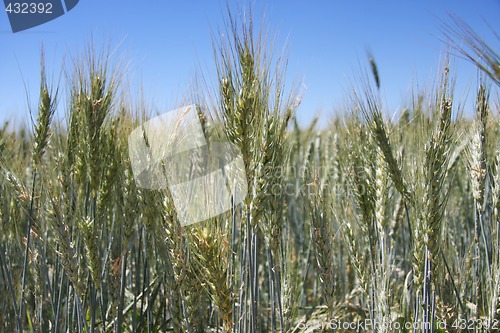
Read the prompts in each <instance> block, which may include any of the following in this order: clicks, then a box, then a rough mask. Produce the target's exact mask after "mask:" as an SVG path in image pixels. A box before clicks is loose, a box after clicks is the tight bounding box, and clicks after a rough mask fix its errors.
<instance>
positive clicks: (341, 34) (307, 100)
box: [0, 0, 500, 125]
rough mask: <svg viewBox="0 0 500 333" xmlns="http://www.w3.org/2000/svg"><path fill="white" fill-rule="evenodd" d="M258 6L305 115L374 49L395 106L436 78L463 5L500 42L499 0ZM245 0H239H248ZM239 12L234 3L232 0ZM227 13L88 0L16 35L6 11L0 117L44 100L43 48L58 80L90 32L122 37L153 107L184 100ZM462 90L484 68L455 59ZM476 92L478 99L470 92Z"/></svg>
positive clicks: (326, 109) (344, 86) (209, 70)
mask: <svg viewBox="0 0 500 333" xmlns="http://www.w3.org/2000/svg"><path fill="white" fill-rule="evenodd" d="M253 3H254V6H255V7H256V10H255V13H256V15H257V16H260V14H262V13H263V12H265V13H266V20H267V21H266V22H267V24H268V25H269V27H270V31H271V33H272V34H274V33H275V34H278V36H279V37H278V39H277V41H276V43H275V44H276V47H277V48H278V50H280V49H281V48H282V47H283V46H284V45H285V44H286V46H287V54H288V61H289V64H288V66H289V67H288V74H287V77H288V82H289V83H290V84H289V85H288V87H289V88H290V87H291V83H292V81H294V80H298V81H301V82H303V89H302V91H303V99H302V105H301V106H300V107H299V109H298V111H297V112H298V117H299V120H300V122H301V123H302V124H304V125H305V124H307V123H308V122H309V121H310V120H311V119H312V117H313V116H314V115H315V114H318V113H319V114H321V119H322V120H323V121H326V120H327V119H328V118H329V117H330V116H331V115H332V114H333V113H334V112H335V109H336V107H338V106H339V105H340V104H341V103H342V102H343V100H344V97H343V96H346V93H347V92H348V90H349V88H350V86H351V82H352V80H353V78H354V73H356V70H357V69H358V68H359V63H360V62H361V63H362V64H364V63H365V62H366V50H367V49H370V50H371V52H372V53H373V55H374V56H375V59H376V61H377V64H378V67H379V73H380V77H381V82H382V93H383V97H384V98H385V99H386V101H387V111H386V112H388V113H391V114H392V113H395V112H397V111H398V110H399V109H400V108H401V107H402V106H403V103H404V102H405V101H408V100H409V98H410V96H411V90H412V85H413V86H417V87H420V88H423V87H430V85H431V83H432V80H433V79H434V78H435V77H436V74H437V69H438V68H439V65H440V61H441V60H442V57H443V51H445V50H446V47H445V46H444V45H443V43H442V42H440V40H439V38H440V37H442V30H441V29H440V28H439V23H440V21H443V20H444V21H445V22H450V19H449V17H448V14H450V13H451V14H455V15H457V16H459V17H460V18H462V19H463V20H464V21H466V22H467V23H468V24H469V25H470V26H471V27H472V28H473V29H475V30H476V31H477V32H478V33H480V34H481V35H482V36H483V38H484V39H485V40H486V41H491V44H492V46H494V47H498V40H495V39H494V36H493V34H492V33H491V30H489V28H488V26H487V25H486V24H485V22H484V21H486V22H488V23H489V24H490V26H491V27H492V28H493V29H494V30H495V31H496V32H497V33H499V32H500V0H476V1H470V0H469V1H465V0H448V1H428V0H423V1H422V0H421V1H401V0H399V1H333V0H330V1H326V0H325V1H319V0H316V1H315V0H311V1H305V0H301V1H298V0H286V1H285V0H274V1H266V2H262V1H258V0H255V1H254V2H253ZM242 4H244V2H243V1H240V6H239V7H240V8H241V7H242ZM230 6H231V7H234V8H235V9H234V10H235V12H238V11H237V9H236V8H237V7H238V6H236V5H233V4H231V5H230ZM225 17H226V1H217V0H214V1H208V0H197V1H194V0H190V1H189V0H188V1H160V0H145V1H127V0H121V1H118V0H106V1H102V0H101V1H96V0H80V3H79V4H78V5H77V6H76V7H75V8H74V9H73V10H72V11H70V12H69V13H67V14H66V15H63V16H62V17H59V18H57V19H55V20H53V21H51V22H48V23H46V24H44V25H42V26H39V27H36V28H33V29H30V30H27V31H25V32H20V33H16V34H13V33H12V32H11V30H10V26H9V23H8V19H7V14H6V13H5V12H4V11H3V10H2V11H1V12H0V51H1V56H0V59H1V61H0V122H3V121H5V120H6V119H14V120H15V123H16V124H23V123H26V122H27V121H28V119H29V113H28V101H27V98H26V95H27V94H28V95H29V97H30V99H29V104H30V105H32V106H36V102H37V94H38V85H39V73H40V71H39V69H40V48H41V45H42V44H43V45H44V49H45V53H46V63H47V68H48V71H49V74H52V75H53V76H54V77H55V78H56V79H57V77H58V75H59V73H60V68H61V63H62V61H63V59H66V61H69V60H70V59H71V57H72V56H75V55H78V54H79V52H81V51H83V50H84V47H85V45H86V44H88V42H89V40H90V39H91V36H92V38H93V40H94V42H95V44H96V45H98V46H99V45H106V43H107V42H109V41H110V40H111V45H113V46H118V45H119V54H120V57H121V58H122V59H125V60H126V62H127V63H128V67H127V68H128V69H127V71H128V72H127V74H128V79H129V81H130V82H131V87H132V90H133V92H139V90H140V89H139V87H142V91H143V93H144V96H145V98H146V99H147V100H148V101H149V105H150V106H151V108H152V109H153V110H152V111H153V112H164V111H167V110H168V109H170V108H173V107H176V106H178V105H177V104H176V103H178V102H179V100H180V99H181V97H182V95H183V93H184V92H185V91H186V89H187V87H188V85H189V84H190V83H191V82H193V81H194V79H195V77H196V75H199V74H204V76H205V77H206V78H207V80H208V81H209V82H210V80H214V68H215V65H214V60H213V51H212V43H211V38H212V34H213V33H215V35H217V31H218V29H219V28H221V27H222V26H223V20H224V18H225ZM452 65H453V68H454V69H455V73H456V74H458V83H457V90H456V93H457V95H460V96H462V97H463V96H466V93H467V90H468V89H470V88H471V87H472V88H473V87H475V84H476V83H477V71H476V70H475V69H474V67H473V66H472V65H471V64H469V63H468V62H465V61H463V60H459V59H456V58H453V61H452ZM468 99H469V100H470V99H473V98H472V95H470V93H469V97H468Z"/></svg>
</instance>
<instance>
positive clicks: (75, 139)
mask: <svg viewBox="0 0 500 333" xmlns="http://www.w3.org/2000/svg"><path fill="white" fill-rule="evenodd" d="M241 23H242V22H233V21H231V20H229V23H228V25H227V27H226V28H227V34H226V39H222V40H215V41H214V44H213V45H214V54H215V56H214V63H215V64H216V67H217V80H216V83H215V85H214V86H211V87H209V88H206V89H205V90H206V91H207V93H206V94H204V95H202V96H200V94H194V93H193V95H192V96H189V94H188V96H187V97H186V103H187V102H189V104H191V103H194V104H196V105H199V106H200V108H199V109H198V110H199V118H200V121H201V123H202V127H203V132H204V135H205V137H206V138H207V139H208V140H209V139H219V138H225V139H226V140H229V141H230V142H231V143H233V144H235V145H236V146H237V147H238V148H239V149H240V150H241V154H242V158H243V162H244V166H245V171H246V175H247V180H248V183H247V185H248V195H247V197H246V198H245V200H244V202H243V203H241V204H238V205H233V207H232V209H231V210H230V211H228V212H226V213H224V214H222V215H219V216H217V217H215V218H211V219H209V220H206V221H204V222H200V223H196V224H193V225H189V226H185V227H183V226H181V225H180V223H179V219H178V218H177V212H176V208H175V207H174V205H173V202H172V197H171V193H169V191H168V190H147V189H143V188H139V187H138V186H137V184H136V182H135V180H134V177H133V174H132V169H131V161H130V158H129V152H128V142H127V140H128V135H129V134H130V133H131V131H132V130H133V129H134V128H137V127H138V126H140V124H141V123H142V122H143V121H145V120H147V119H148V116H146V112H145V109H147V107H146V105H147V101H144V102H143V103H136V102H131V100H134V99H133V98H131V96H128V95H127V93H126V89H124V82H126V81H127V77H126V74H127V73H123V72H120V68H121V67H120V64H119V63H115V62H113V61H111V60H110V58H109V56H108V53H107V51H106V48H103V49H102V51H101V50H100V49H99V48H98V47H96V46H93V45H90V46H89V47H88V48H87V51H86V52H84V53H82V54H81V55H80V56H79V57H75V59H73V60H72V62H71V63H68V64H67V66H68V68H67V70H66V71H65V73H66V77H65V78H64V80H62V81H61V82H62V83H61V84H59V85H58V84H57V80H50V79H49V78H48V77H47V75H46V72H47V70H46V69H45V66H44V64H43V56H42V68H41V86H40V97H39V103H38V110H34V112H33V113H34V115H33V117H34V121H33V126H32V127H31V128H13V127H9V126H8V124H5V125H4V126H3V127H0V290H1V292H0V294H1V297H0V331H1V332H15V331H28V332H31V331H33V332H105V331H106V332H107V331H110V332H167V331H173V332H205V331H206V332H209V331H213V332H321V331H325V332H328V331H332V332H333V331H340V332H355V331H359V332H365V331H366V332H372V331H374V332H461V331H474V330H476V331H477V332H483V331H484V332H498V331H500V252H499V249H500V246H499V244H500V243H499V242H500V161H499V159H500V116H499V111H500V95H499V90H498V87H499V85H500V62H499V60H500V56H499V54H498V53H495V51H494V49H493V48H492V47H493V45H491V46H488V45H485V44H484V43H483V42H482V41H481V39H480V37H479V36H476V35H475V34H474V32H472V31H471V30H469V29H468V28H467V26H465V25H463V24H462V23H460V22H459V21H457V22H455V23H454V24H451V25H450V26H449V30H448V31H446V33H447V36H448V39H447V40H448V42H449V43H450V45H451V46H452V48H453V50H454V51H456V52H455V53H459V54H461V55H462V56H464V57H466V58H468V59H469V60H470V61H471V62H473V63H475V64H476V65H477V67H478V73H479V75H478V77H480V79H479V80H478V81H479V82H476V83H474V84H475V86H477V87H476V88H474V89H475V95H476V96H475V97H474V98H475V99H476V103H475V108H474V109H467V108H468V106H467V105H468V104H467V103H465V100H464V98H462V97H461V96H457V95H455V94H454V82H455V79H456V78H455V77H454V71H453V68H451V67H450V65H449V63H448V62H447V61H444V62H443V64H442V66H441V71H440V73H439V74H438V75H437V77H436V80H435V82H434V88H433V89H432V90H428V91H415V92H414V95H413V98H412V100H411V102H410V103H408V105H406V107H405V108H404V110H403V111H402V112H401V113H400V114H398V115H396V116H395V117H392V118H391V117H387V114H388V113H389V112H388V111H387V110H384V109H383V106H382V105H383V104H384V102H383V100H382V99H381V97H380V95H381V94H380V85H381V84H383V81H384V77H383V73H378V71H377V66H376V62H375V60H374V59H373V58H371V57H368V59H367V61H366V69H363V70H360V71H359V74H357V76H356V77H355V78H354V82H355V84H354V87H353V88H352V91H351V93H350V95H349V96H347V99H346V102H345V103H344V104H343V105H342V106H341V107H340V108H339V110H340V111H339V112H338V113H337V114H336V115H335V117H334V118H332V120H331V122H329V123H328V124H327V125H325V126H317V124H316V123H315V122H313V123H312V124H310V125H308V126H305V127H304V126H299V124H298V123H297V120H296V113H295V111H296V109H297V108H298V107H299V104H300V98H301V96H300V91H296V90H293V89H291V90H286V89H284V81H285V68H286V66H285V63H286V59H285V58H279V59H277V60H276V58H274V57H273V53H272V51H273V50H272V49H271V48H269V47H268V45H269V44H268V42H267V41H266V40H264V39H262V37H261V34H260V33H259V29H258V27H252V26H251V24H248V23H245V22H243V24H241ZM497 46H498V45H497ZM292 56H293V55H292ZM209 92H210V93H209ZM64 94H66V95H67V96H66V97H65V103H61V102H60V100H61V99H62V96H63V95H64ZM179 106H181V105H179ZM56 110H62V114H64V116H63V117H61V116H60V115H59V111H57V112H56ZM165 111H166V110H165ZM464 115H467V116H464ZM59 118H60V119H64V120H63V121H60V120H58V119H59ZM301 125H302V124H301ZM209 141H210V140H209ZM370 322H371V323H372V324H374V323H376V324H377V325H370V324H369V323H370ZM414 327H415V329H414ZM335 329H336V330H335Z"/></svg>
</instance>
